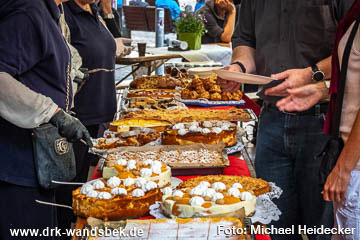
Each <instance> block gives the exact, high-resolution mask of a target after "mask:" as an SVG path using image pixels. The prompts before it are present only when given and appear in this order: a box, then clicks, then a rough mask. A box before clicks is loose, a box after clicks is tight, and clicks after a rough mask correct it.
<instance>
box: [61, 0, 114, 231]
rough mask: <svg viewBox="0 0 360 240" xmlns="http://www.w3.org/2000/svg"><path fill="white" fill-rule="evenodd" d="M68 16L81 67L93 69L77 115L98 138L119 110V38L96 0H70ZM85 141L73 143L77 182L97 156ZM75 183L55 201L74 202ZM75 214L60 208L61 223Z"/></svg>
mask: <svg viewBox="0 0 360 240" xmlns="http://www.w3.org/2000/svg"><path fill="white" fill-rule="evenodd" d="M63 6H64V14H65V20H66V23H67V25H68V27H69V30H70V44H71V45H72V46H73V47H75V48H76V49H77V51H78V52H79V54H80V56H81V58H82V68H87V69H88V70H89V71H90V72H92V71H94V72H92V73H90V74H89V78H88V79H87V80H86V81H85V83H84V84H83V85H82V86H80V89H79V90H78V91H77V93H76V95H75V97H74V108H73V109H72V111H73V112H75V115H76V116H77V117H78V118H79V120H80V121H81V122H82V123H83V124H84V125H85V126H86V128H87V129H88V131H89V133H90V135H91V137H93V138H97V136H98V131H99V127H100V125H101V124H103V123H107V122H111V121H112V120H113V118H114V114H115V112H116V95H115V94H116V93H115V70H114V69H115V56H116V47H117V46H116V42H115V39H114V38H113V36H112V34H111V33H110V32H109V30H108V29H107V28H106V27H105V25H104V24H103V22H102V21H101V20H100V17H99V8H98V7H97V6H96V4H95V0H70V1H68V2H66V3H64V4H63ZM88 149H89V148H88V147H87V146H86V145H84V144H81V143H78V144H74V152H75V159H76V163H77V168H76V170H77V176H76V177H75V179H74V180H73V181H74V182H86V181H87V179H88V173H89V168H90V165H96V163H97V160H98V158H97V157H96V156H94V155H92V154H89V153H88ZM75 188H76V186H62V187H60V188H59V189H57V190H56V193H55V194H56V201H57V203H60V204H65V205H71V201H72V195H71V192H72V190H74V189H75ZM75 221H76V217H75V216H74V214H73V213H72V212H71V211H69V210H68V209H58V224H59V227H60V228H62V229H68V228H70V227H71V222H75Z"/></svg>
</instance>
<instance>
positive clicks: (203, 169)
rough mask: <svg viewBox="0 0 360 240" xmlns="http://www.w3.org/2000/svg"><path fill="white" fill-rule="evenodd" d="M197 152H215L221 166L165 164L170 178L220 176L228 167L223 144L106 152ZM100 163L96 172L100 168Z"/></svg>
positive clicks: (116, 149) (129, 148)
mask: <svg viewBox="0 0 360 240" xmlns="http://www.w3.org/2000/svg"><path fill="white" fill-rule="evenodd" d="M190 149H191V150H197V149H209V150H215V151H218V152H219V153H221V156H222V160H223V164H221V165H217V166H212V165H211V164H201V165H200V164H190V163H179V164H176V163H167V164H168V166H170V167H171V175H172V176H191V175H208V174H222V173H223V170H224V168H226V167H228V166H230V162H229V159H228V155H227V152H226V150H225V149H224V144H218V145H208V144H201V143H197V144H191V145H161V146H142V147H119V148H114V149H110V150H108V151H107V152H106V154H107V155H110V154H111V153H116V152H145V151H158V150H169V151H171V150H190ZM106 161H107V160H105V158H102V159H100V162H101V164H103V163H105V165H106ZM100 162H99V167H98V170H99V171H102V169H103V166H104V165H102V168H100Z"/></svg>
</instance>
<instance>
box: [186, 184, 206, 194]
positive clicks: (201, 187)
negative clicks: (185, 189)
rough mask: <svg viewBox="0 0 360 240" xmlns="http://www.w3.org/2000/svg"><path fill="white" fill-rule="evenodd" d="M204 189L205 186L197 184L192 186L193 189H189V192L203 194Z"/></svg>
mask: <svg viewBox="0 0 360 240" xmlns="http://www.w3.org/2000/svg"><path fill="white" fill-rule="evenodd" d="M206 189H207V187H205V186H197V187H194V188H193V189H191V191H190V194H191V195H198V196H201V195H203V194H204V192H205V191H206Z"/></svg>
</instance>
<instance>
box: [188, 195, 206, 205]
mask: <svg viewBox="0 0 360 240" xmlns="http://www.w3.org/2000/svg"><path fill="white" fill-rule="evenodd" d="M189 203H190V205H191V206H201V205H203V204H204V203H205V200H204V199H203V198H202V197H197V196H196V197H192V198H190V202H189Z"/></svg>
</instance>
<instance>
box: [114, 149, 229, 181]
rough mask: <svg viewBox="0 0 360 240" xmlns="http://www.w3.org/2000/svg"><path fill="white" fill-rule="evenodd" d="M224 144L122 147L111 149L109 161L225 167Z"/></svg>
mask: <svg viewBox="0 0 360 240" xmlns="http://www.w3.org/2000/svg"><path fill="white" fill-rule="evenodd" d="M223 148H224V145H206V144H192V145H185V146H178V145H168V146H163V145H162V146H152V147H122V148H117V149H114V150H113V151H109V152H108V154H107V161H109V162H112V161H114V159H121V160H122V161H124V160H126V161H127V162H129V161H131V160H134V161H136V162H139V163H140V162H146V161H160V162H163V163H166V164H167V165H168V166H170V167H181V168H184V167H189V168H190V167H200V166H203V167H224V166H228V165H229V162H228V159H225V158H224V157H223V154H222V151H223ZM134 175H135V174H134Z"/></svg>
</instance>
